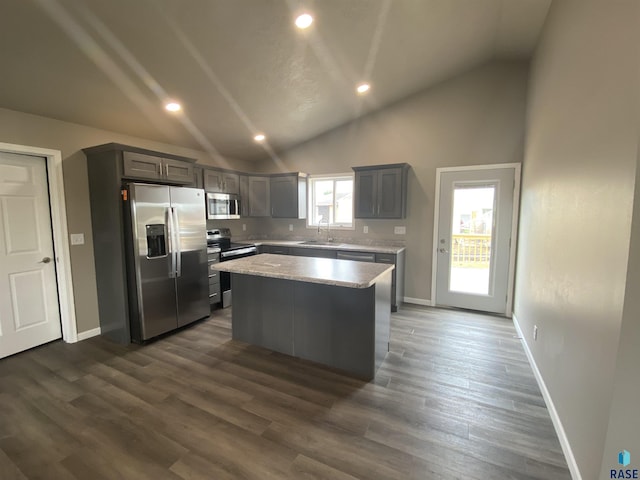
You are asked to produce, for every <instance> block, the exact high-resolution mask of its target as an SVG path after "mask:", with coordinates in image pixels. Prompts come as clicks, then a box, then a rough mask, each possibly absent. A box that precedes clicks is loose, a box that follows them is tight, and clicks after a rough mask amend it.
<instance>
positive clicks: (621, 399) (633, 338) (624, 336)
mask: <svg viewBox="0 0 640 480" xmlns="http://www.w3.org/2000/svg"><path fill="white" fill-rule="evenodd" d="M637 44H640V43H637ZM639 80H640V79H639ZM637 85H638V86H640V81H638V82H637ZM639 346H640V150H639V151H638V161H637V165H636V188H635V196H634V202H633V222H632V226H631V247H630V249H629V264H628V267H627V287H626V292H625V296H624V307H623V310H622V324H621V328H620V344H619V346H618V356H617V361H616V373H615V377H614V384H613V400H612V402H611V409H610V413H609V425H608V430H607V439H606V442H605V448H604V453H603V456H602V468H601V473H600V477H601V478H610V475H609V473H610V472H609V471H610V470H611V469H613V468H616V467H617V468H620V467H619V466H618V465H617V464H616V459H617V458H618V457H617V455H618V452H619V451H620V450H622V449H623V448H624V449H626V450H629V451H630V453H631V455H632V457H631V461H632V465H630V467H631V468H639V469H640V413H639V412H638V404H639V403H640V368H639V367H640V348H639ZM627 468H629V467H627Z"/></svg>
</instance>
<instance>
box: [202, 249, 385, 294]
mask: <svg viewBox="0 0 640 480" xmlns="http://www.w3.org/2000/svg"><path fill="white" fill-rule="evenodd" d="M214 268H215V269H216V270H220V271H222V272H230V273H241V274H245V275H257V276H259V277H272V278H281V279H285V280H296V281H300V282H310V283H321V284H324V285H335V286H339V287H349V288H368V287H370V286H371V285H373V284H374V283H376V281H377V280H378V278H380V277H381V276H382V275H384V274H385V273H387V272H390V271H391V270H393V268H394V267H393V265H390V264H386V263H367V262H352V261H350V260H335V259H333V258H315V257H297V256H290V255H274V254H271V253H263V254H260V255H253V256H250V257H244V258H239V259H237V260H230V261H227V262H222V263H217V264H215V267H214Z"/></svg>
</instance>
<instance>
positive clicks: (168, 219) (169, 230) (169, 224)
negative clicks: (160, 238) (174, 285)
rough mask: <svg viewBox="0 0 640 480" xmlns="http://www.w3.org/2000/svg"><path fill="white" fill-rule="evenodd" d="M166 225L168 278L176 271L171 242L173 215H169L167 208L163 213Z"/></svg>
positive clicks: (173, 275) (169, 210) (169, 211)
mask: <svg viewBox="0 0 640 480" xmlns="http://www.w3.org/2000/svg"><path fill="white" fill-rule="evenodd" d="M165 218H166V225H167V246H168V249H169V259H170V261H169V278H174V277H175V271H176V259H175V253H174V252H175V246H174V242H173V215H172V214H171V208H170V207H169V208H167V210H166V212H165Z"/></svg>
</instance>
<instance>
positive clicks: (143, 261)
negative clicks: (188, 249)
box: [129, 184, 177, 341]
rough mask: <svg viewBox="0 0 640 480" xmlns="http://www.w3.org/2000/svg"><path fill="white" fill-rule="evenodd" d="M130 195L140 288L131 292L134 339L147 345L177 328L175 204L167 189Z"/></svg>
mask: <svg viewBox="0 0 640 480" xmlns="http://www.w3.org/2000/svg"><path fill="white" fill-rule="evenodd" d="M129 193H130V198H131V202H130V203H131V230H132V231H131V234H132V240H133V250H134V252H133V253H134V255H133V256H134V268H135V272H134V273H135V284H136V285H135V292H134V291H133V286H130V289H131V290H130V292H129V297H130V316H131V319H130V321H131V336H132V339H133V340H135V341H144V340H147V339H149V338H152V337H155V336H157V335H160V334H162V333H165V332H169V331H171V330H173V329H175V328H176V327H177V321H176V288H175V280H174V279H173V278H171V277H170V275H171V272H172V271H173V270H174V269H175V266H174V265H173V263H174V262H172V255H171V253H172V252H171V250H172V248H173V247H174V246H173V245H172V242H171V241H170V236H171V227H170V223H169V213H170V207H171V204H170V196H169V187H167V186H164V185H142V184H131V185H130V192H129ZM130 278H131V276H130Z"/></svg>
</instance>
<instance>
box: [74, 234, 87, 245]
mask: <svg viewBox="0 0 640 480" xmlns="http://www.w3.org/2000/svg"><path fill="white" fill-rule="evenodd" d="M71 245H84V233H72V234H71Z"/></svg>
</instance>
